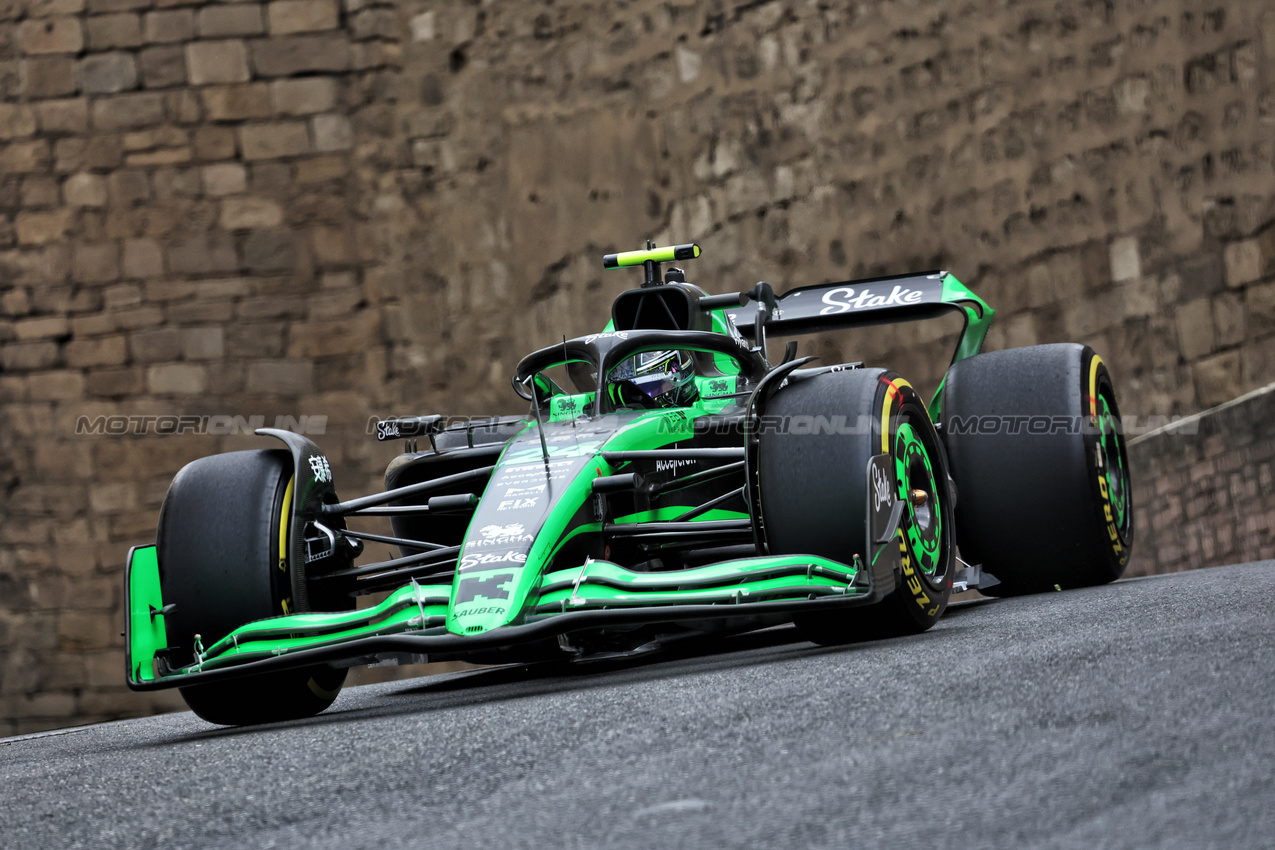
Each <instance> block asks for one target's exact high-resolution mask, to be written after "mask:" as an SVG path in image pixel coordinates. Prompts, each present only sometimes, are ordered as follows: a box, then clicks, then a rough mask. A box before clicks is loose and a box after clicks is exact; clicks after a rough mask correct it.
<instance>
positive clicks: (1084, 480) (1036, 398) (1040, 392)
mask: <svg viewBox="0 0 1275 850" xmlns="http://www.w3.org/2000/svg"><path fill="white" fill-rule="evenodd" d="M943 438H944V440H945V442H946V443H947V451H948V457H949V459H950V460H951V464H952V476H953V478H954V479H955V480H956V486H957V490H958V492H959V493H960V503H959V505H958V506H957V509H956V523H957V542H958V543H959V545H960V548H961V553H962V557H964V558H965V559H966V560H967V561H970V562H971V563H981V564H982V565H983V568H984V569H985V570H986V571H987V572H989V573H991V574H992V575H993V576H995V577H996V578H997V579H999V580H1000V582H1001V583H1000V584H999V585H995V586H993V587H991V588H989V589H987V590H984V591H983V592H985V593H988V594H990V595H995V596H1009V595H1015V594H1021V593H1036V592H1040V591H1046V590H1054V589H1055V588H1057V589H1065V588H1074V587H1087V586H1092V585H1098V584H1105V583H1107V582H1110V581H1113V580H1115V579H1117V578H1119V577H1120V575H1121V574H1122V573H1123V572H1124V569H1125V566H1126V565H1127V564H1128V562H1129V554H1130V551H1131V547H1132V545H1133V531H1134V521H1133V504H1132V501H1131V497H1132V489H1131V487H1130V481H1129V462H1128V457H1127V455H1126V452H1125V441H1124V434H1123V430H1122V428H1121V425H1120V409H1119V407H1118V406H1117V404H1116V394H1115V389H1114V387H1113V385H1112V382H1111V375H1110V374H1109V373H1108V372H1107V367H1106V365H1105V364H1104V363H1103V362H1102V358H1100V357H1099V356H1098V355H1097V354H1095V353H1094V351H1093V349H1091V348H1089V347H1088V346H1085V345H1078V344H1074V343H1067V344H1059V345H1036V346H1031V347H1029V348H1014V349H1009V350H1006V351H995V352H991V353H989V354H981V355H979V356H977V357H971V358H970V359H968V360H962V361H960V362H958V363H956V364H955V365H953V366H952V368H951V369H950V370H949V371H948V373H947V379H946V382H945V389H944V394H943Z"/></svg>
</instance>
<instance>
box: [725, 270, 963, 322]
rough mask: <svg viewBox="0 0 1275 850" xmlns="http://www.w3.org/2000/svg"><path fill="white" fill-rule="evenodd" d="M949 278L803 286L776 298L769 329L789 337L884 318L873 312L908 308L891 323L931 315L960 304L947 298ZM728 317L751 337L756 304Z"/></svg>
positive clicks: (914, 276) (900, 277) (918, 277)
mask: <svg viewBox="0 0 1275 850" xmlns="http://www.w3.org/2000/svg"><path fill="white" fill-rule="evenodd" d="M948 277H950V275H948V274H947V273H946V272H926V273H923V274H910V275H898V276H896V277H886V278H872V279H868V280H857V281H842V282H840V283H821V284H817V285H815V286H802V287H799V288H797V289H792V290H789V291H788V292H785V293H784V294H783V295H781V296H779V298H777V299H776V304H777V306H778V310H776V311H775V313H774V314H773V315H772V316H771V317H770V318H769V319H768V321H767V322H766V330H767V332H768V333H773V334H780V335H787V334H799V333H818V332H820V331H825V330H833V329H836V328H845V327H854V326H856V325H868V324H876V323H877V322H879V321H882V317H881V316H879V315H874V314H878V313H880V312H883V311H890V312H897V311H904V312H905V315H895V316H892V317H891V318H890V319H886V321H904V320H907V319H921V318H929V317H930V316H931V315H939V314H942V313H945V312H947V311H949V310H951V309H953V308H956V305H955V304H951V305H950V306H949V304H948V303H947V301H946V299H944V297H943V296H944V279H945V278H948ZM907 314H910V315H907ZM726 315H727V316H729V317H730V319H731V321H732V322H733V323H734V324H735V327H737V328H739V332H740V333H741V334H743V335H745V336H751V335H752V333H753V321H754V318H755V317H756V315H757V304H756V303H749V304H747V305H745V306H743V307H738V308H733V309H729V310H727V311H726Z"/></svg>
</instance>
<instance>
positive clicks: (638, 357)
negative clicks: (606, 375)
mask: <svg viewBox="0 0 1275 850" xmlns="http://www.w3.org/2000/svg"><path fill="white" fill-rule="evenodd" d="M607 383H608V386H607V392H608V393H609V395H610V398H611V402H612V403H613V404H614V405H615V406H616V407H680V406H683V405H686V404H690V403H691V402H692V401H694V400H695V394H696V389H695V365H694V361H693V360H692V359H691V353H690V352H689V351H643V352H642V353H640V354H635V355H633V356H632V357H630V358H628V359H627V360H624V361H622V362H621V363H620V365H618V366H616V367H615V368H614V369H612V370H611V374H610V379H609V380H608V382H607Z"/></svg>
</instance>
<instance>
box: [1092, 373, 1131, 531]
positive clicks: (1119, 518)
mask: <svg viewBox="0 0 1275 850" xmlns="http://www.w3.org/2000/svg"><path fill="white" fill-rule="evenodd" d="M1098 405H1099V414H1098V444H1099V445H1100V446H1101V447H1102V457H1103V466H1104V469H1103V474H1104V476H1105V477H1106V479H1107V492H1108V494H1109V499H1110V501H1111V512H1112V516H1113V518H1114V519H1115V523H1116V528H1118V529H1119V530H1120V531H1121V532H1124V531H1125V530H1127V529H1128V523H1127V516H1128V513H1129V486H1128V484H1129V474H1128V472H1127V470H1126V464H1125V454H1124V441H1123V440H1121V439H1120V432H1119V426H1118V425H1117V422H1116V414H1115V412H1114V411H1113V410H1112V407H1111V405H1110V404H1109V403H1108V401H1107V396H1106V393H1101V394H1100V395H1099V396H1098Z"/></svg>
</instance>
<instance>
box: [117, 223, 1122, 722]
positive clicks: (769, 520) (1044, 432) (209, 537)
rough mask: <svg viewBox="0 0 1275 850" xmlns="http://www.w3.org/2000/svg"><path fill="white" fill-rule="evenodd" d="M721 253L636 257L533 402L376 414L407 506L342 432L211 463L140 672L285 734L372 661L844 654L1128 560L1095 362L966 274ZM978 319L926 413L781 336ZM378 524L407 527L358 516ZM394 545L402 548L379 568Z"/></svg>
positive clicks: (147, 608) (173, 504)
mask: <svg viewBox="0 0 1275 850" xmlns="http://www.w3.org/2000/svg"><path fill="white" fill-rule="evenodd" d="M699 253H700V249H699V247H698V246H696V245H693V244H691V245H678V246H674V247H670V248H663V249H657V248H655V247H654V246H651V245H650V243H648V245H647V248H646V249H645V250H639V251H632V252H627V253H620V254H610V255H607V256H606V257H605V258H604V261H603V265H604V266H605V267H606V268H635V269H640V270H642V272H643V276H644V281H643V284H642V286H641V287H639V288H636V289H630V290H628V291H625V292H622V293H621V294H620V295H619V296H618V297H617V298H616V300H615V302H614V304H613V306H612V310H611V322H610V323H609V324H608V325H607V327H606V328H605V329H603V330H602V331H600V332H598V333H593V334H590V335H588V336H581V337H577V338H575V339H566V340H564V341H562V342H561V343H554V344H552V345H550V346H549V347H547V348H543V349H541V350H539V351H535V352H532V353H531V354H529V355H527V356H526V357H525V358H523V360H522V361H521V362H520V363H519V364H518V367H517V370H516V373H515V374H514V376H513V386H514V390H515V391H516V392H517V393H518V394H519V395H520V396H521V397H522V398H523V399H525V400H526V402H527V403H528V412H527V413H526V415H524V416H518V417H507V418H496V419H484V420H473V421H467V422H461V423H459V424H453V425H446V424H445V422H444V420H443V418H442V417H441V416H438V415H433V416H417V417H406V418H396V419H389V420H385V421H381V422H378V423H377V424H376V431H377V437H378V438H379V439H381V440H405V441H406V443H407V448H406V451H405V452H404V453H403V454H401V455H399V456H398V457H397V458H395V459H394V460H393V462H391V463H390V465H389V468H388V469H387V470H386V475H385V481H386V489H385V490H384V491H383V492H380V493H376V494H373V495H369V496H364V497H361V498H356V499H351V500H349V501H341V500H340V499H339V498H337V496H336V493H335V490H334V488H333V481H332V471H331V467H330V465H329V463H328V460H327V458H326V457H325V456H324V455H323V453H322V452H321V451H320V450H319V448H318V447H317V446H315V445H314V444H313V443H312V442H311V441H310V440H308V439H307V438H305V437H303V436H301V435H299V434H295V433H292V432H289V431H282V430H275V429H268V428H266V429H261V430H259V431H258V432H257V433H258V434H262V435H266V436H270V437H274V438H277V439H279V440H281V441H282V442H283V443H284V445H285V447H286V448H284V449H262V450H256V451H240V452H231V453H227V454H220V455H214V456H212V457H206V458H202V459H200V460H196V461H194V462H193V463H190V464H188V465H187V466H185V467H184V468H183V469H182V470H181V471H180V472H179V473H178V474H177V476H176V478H175V479H174V480H173V483H172V485H171V487H170V488H169V490H168V494H167V496H166V498H165V500H164V504H163V508H162V510H161V512H160V518H159V528H158V531H157V534H156V542H155V545H153V546H143V547H137V548H134V549H133V550H132V551H131V552H130V553H129V557H128V566H127V570H126V577H125V585H126V587H125V594H126V606H127V608H126V610H127V641H126V643H127V666H128V683H129V685H130V687H132V688H134V689H136V690H150V689H156V688H168V687H179V688H181V692H182V695H183V697H184V698H185V700H186V702H187V704H188V705H189V706H190V707H191V708H192V709H193V710H194V711H195V712H196V713H197V714H198V715H199V716H201V717H203V718H204V719H206V720H209V721H211V722H213V723H222V724H231V725H234V724H247V723H258V722H265V721H271V720H279V719H287V718H293V717H301V716H305V715H309V714H313V713H316V712H318V711H322V710H323V709H324V708H326V707H327V706H329V705H330V704H331V703H332V701H333V700H334V699H335V698H336V695H337V693H338V691H339V690H340V688H341V685H342V683H343V682H344V680H345V676H346V671H347V669H348V668H349V667H351V666H355V665H359V664H370V663H385V662H390V663H392V662H395V661H397V662H406V663H417V662H423V661H426V660H429V661H441V660H448V659H462V660H466V661H471V662H476V663H485V664H491V663H507V662H532V661H540V660H546V659H570V660H589V659H599V658H607V657H615V656H626V655H633V654H638V653H643V652H647V651H650V650H653V649H655V648H658V647H660V646H662V645H666V644H668V643H670V642H672V641H676V640H679V639H682V638H687V637H693V636H697V635H700V636H702V635H705V634H709V633H717V634H722V633H730V632H740V631H745V630H749V629H756V628H762V627H767V626H771V625H775V624H778V623H786V622H793V623H795V624H796V626H797V628H798V629H800V630H801V633H802V634H803V635H804V636H805V637H807V638H809V639H810V640H812V641H815V642H816V643H820V644H838V643H844V642H848V641H854V640H860V639H865V638H874V637H884V636H891V635H901V634H908V633H917V632H921V631H924V630H925V629H928V628H929V627H930V626H932V625H933V624H934V623H935V622H936V621H937V620H938V619H939V618H940V617H941V616H942V615H943V611H944V609H945V608H946V606H947V604H948V600H949V597H950V596H951V594H952V592H953V589H954V588H956V589H966V588H979V589H980V590H982V591H983V592H985V593H990V594H998V595H1009V594H1020V593H1031V592H1035V591H1041V590H1052V589H1062V588H1069V587H1080V586H1085V585H1093V584H1098V583H1102V582H1108V581H1111V580H1113V579H1115V578H1116V577H1118V576H1119V575H1120V574H1121V573H1122V572H1123V570H1124V567H1125V564H1126V563H1127V561H1128V558H1129V549H1130V545H1131V543H1132V539H1133V509H1132V505H1131V503H1130V487H1129V472H1128V464H1127V462H1126V457H1125V445H1124V438H1123V436H1122V432H1121V428H1120V416H1119V410H1118V408H1117V406H1116V395H1115V391H1114V389H1113V387H1112V383H1111V378H1110V376H1109V375H1108V373H1107V369H1106V367H1105V366H1104V365H1103V362H1102V360H1101V359H1099V357H1098V356H1097V355H1096V354H1095V353H1094V352H1093V351H1092V350H1090V349H1089V348H1088V347H1086V346H1083V345H1072V344H1061V345H1040V346H1033V347H1030V348H1021V349H1013V350H1008V351H998V352H993V353H989V354H979V353H978V352H979V349H980V348H981V346H982V343H983V339H984V336H985V335H986V333H987V329H988V326H989V324H990V322H991V320H992V315H993V310H992V309H991V308H990V307H989V306H988V305H987V304H985V303H984V302H983V301H982V300H981V299H980V298H978V296H976V295H975V294H974V293H972V292H971V291H970V290H968V289H967V288H965V287H964V286H963V285H962V284H961V283H960V282H959V281H957V280H956V278H955V277H953V276H952V275H950V274H948V273H947V272H944V271H935V272H925V273H919V274H909V275H899V276H896V277H886V278H874V279H869V280H858V281H851V282H844V283H831V284H820V285H816V286H805V287H801V288H798V289H794V290H791V291H789V292H787V293H785V294H783V295H782V296H778V297H777V296H776V295H775V294H774V292H773V291H772V290H771V287H770V286H768V285H767V284H765V283H758V284H757V285H756V286H754V287H753V288H752V289H751V290H749V291H747V292H744V293H729V294H725V295H708V294H707V293H706V292H705V291H704V290H702V289H700V288H698V287H696V286H693V285H690V284H688V283H686V276H685V272H684V271H683V270H682V269H680V268H669V269H668V270H667V273H665V272H664V270H663V269H662V264H665V263H670V262H675V261H684V260H690V259H694V258H695V257H698V256H699ZM950 312H955V313H957V314H959V315H960V316H961V317H963V319H964V322H965V324H964V329H963V331H962V333H961V336H960V339H959V343H958V346H957V348H956V352H955V354H954V356H953V358H952V364H951V366H950V368H949V369H948V371H947V374H946V376H945V378H944V380H943V383H942V384H941V385H940V386H939V389H938V390H937V391H936V392H935V394H934V397H933V398H932V399H931V400H930V402H929V404H928V405H926V404H925V403H924V402H923V401H922V399H921V398H920V396H919V395H918V393H917V392H916V391H915V390H914V389H913V388H912V386H911V385H910V384H909V383H908V382H907V381H906V380H904V379H903V378H902V377H900V376H899V375H897V374H895V373H894V372H891V371H888V370H886V369H880V368H869V367H866V366H864V365H863V364H862V363H843V364H835V365H814V364H813V363H812V361H813V360H814V358H812V357H804V358H800V359H799V358H797V357H796V344H795V343H793V342H790V343H788V345H787V346H786V348H785V351H784V354H783V357H782V359H781V360H780V362H779V363H777V364H772V363H771V362H770V360H769V359H768V357H767V345H766V338H767V334H771V335H784V336H794V335H800V334H805V333H815V332H822V331H827V330H835V329H841V328H852V327H858V326H863V325H869V324H876V323H881V322H895V321H904V320H916V319H927V318H932V317H935V316H939V315H943V314H947V313H950ZM367 516H384V517H388V518H389V519H390V523H391V525H392V534H373V533H368V532H364V531H355V530H353V529H349V528H346V523H345V520H346V519H347V518H349V517H367ZM366 542H376V543H380V544H389V545H391V546H395V547H397V548H398V551H399V553H400V556H399V557H397V558H392V559H390V560H385V561H378V562H375V563H362V564H357V563H356V559H357V557H358V556H359V554H360V553H361V551H362V549H363V546H364V545H365V543H366ZM958 547H959V552H960V555H959V557H958ZM374 593H375V594H388V595H386V596H385V597H384V598H383V599H382V600H381V601H379V602H378V603H377V604H375V605H373V606H372V607H367V608H363V609H359V610H355V597H358V596H361V595H367V594H374Z"/></svg>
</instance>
